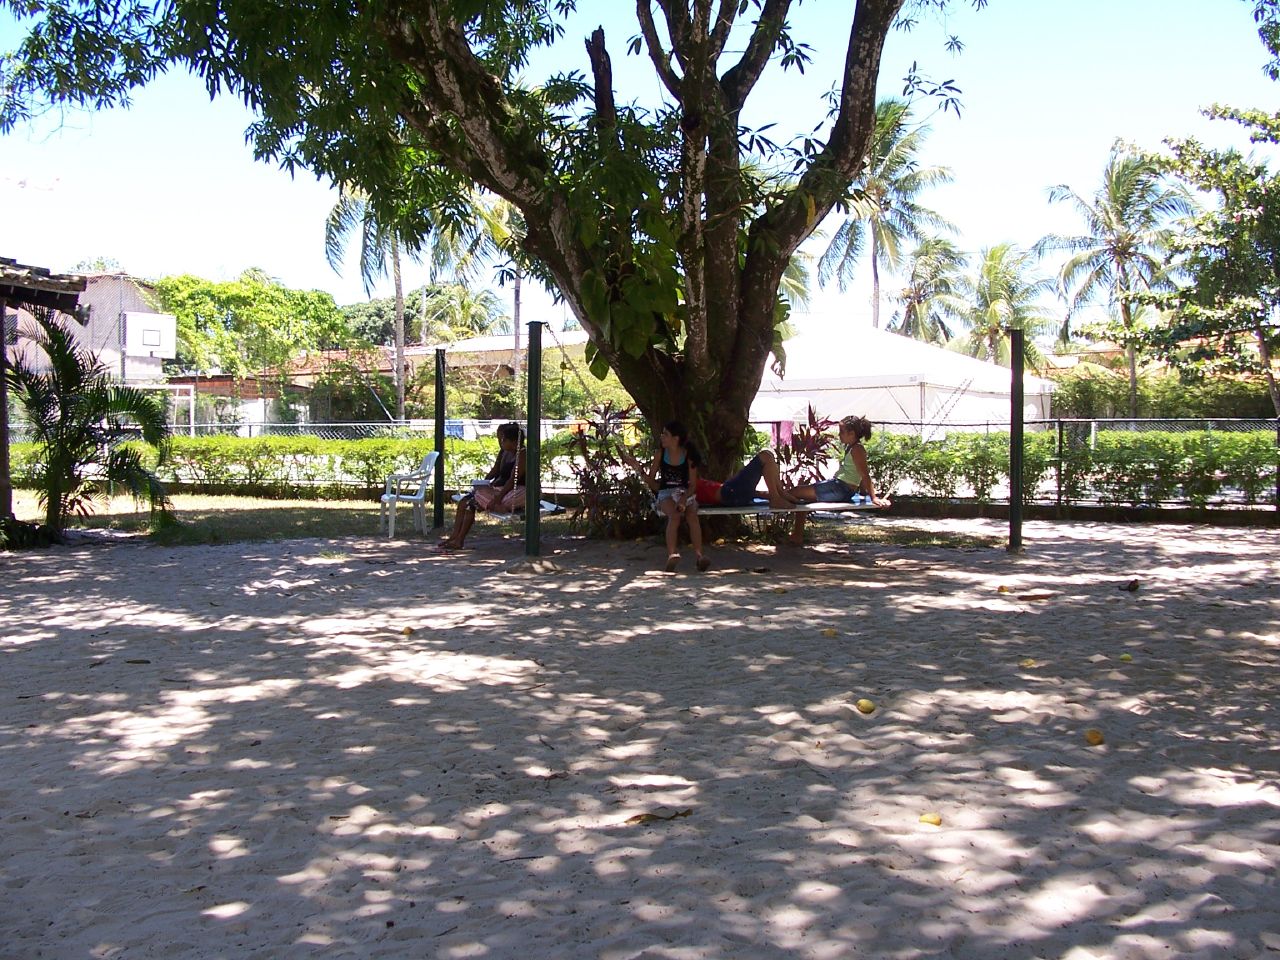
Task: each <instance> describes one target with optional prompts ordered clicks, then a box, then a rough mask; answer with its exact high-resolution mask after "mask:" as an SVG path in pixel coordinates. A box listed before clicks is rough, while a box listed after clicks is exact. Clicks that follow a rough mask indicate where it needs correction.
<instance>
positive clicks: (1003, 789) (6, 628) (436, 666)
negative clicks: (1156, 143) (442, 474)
mask: <svg viewBox="0 0 1280 960" xmlns="http://www.w3.org/2000/svg"><path fill="white" fill-rule="evenodd" d="M879 522H885V523H894V522H897V521H892V520H888V519H885V520H883V521H879ZM904 523H908V524H909V525H912V526H916V527H929V526H934V527H943V528H947V529H955V530H968V531H985V532H992V533H997V534H998V533H1001V532H1002V531H1003V528H1002V527H1001V526H1000V525H999V524H995V523H987V522H983V521H964V522H945V521H934V522H930V521H909V522H906V521H904ZM819 536H820V531H819ZM1026 542H1027V548H1028V549H1027V552H1026V554H1025V555H1023V556H1011V555H1008V554H1006V553H1005V552H1004V551H1003V550H1000V549H981V550H958V549H942V548H936V549H935V548H904V547H896V546H873V547H865V548H861V549H858V550H854V549H853V548H849V547H839V548H836V547H825V548H824V547H821V546H811V547H808V548H805V549H803V550H796V549H787V548H783V549H779V550H777V551H775V550H774V549H772V548H767V547H760V548H753V549H747V548H739V549H728V548H722V549H717V550H714V551H713V555H714V557H715V561H716V567H715V569H713V570H712V572H710V573H708V574H706V575H698V574H696V573H694V572H692V564H691V562H690V561H689V560H686V564H685V567H684V569H682V570H681V571H679V572H677V573H675V574H666V573H663V572H660V569H661V564H662V561H663V559H664V557H663V551H662V550H661V548H660V547H659V546H658V545H657V544H656V543H653V542H648V543H626V544H606V543H584V542H577V541H570V540H561V541H554V540H552V541H548V540H545V539H544V541H543V548H544V550H543V553H544V556H545V557H546V558H547V560H546V561H544V562H542V563H540V564H537V565H535V566H536V568H534V569H531V567H530V565H529V564H527V563H524V562H523V561H522V560H521V551H522V549H523V547H522V545H521V544H520V542H519V541H515V540H502V539H499V538H498V537H497V536H496V535H494V534H492V533H490V534H488V535H487V537H481V538H479V539H477V541H476V543H477V548H476V549H474V550H470V551H466V552H464V553H462V554H460V555H452V556H442V555H438V554H436V553H433V552H431V551H429V550H428V549H426V548H425V545H424V543H423V542H422V541H413V540H408V541H404V540H401V541H397V542H387V541H384V540H378V539H374V538H366V539H351V540H333V541H320V540H305V541H293V542H289V543H285V544H275V545H227V546H217V547H207V548H157V547H151V546H147V545H143V544H138V543H129V542H123V543H112V544H99V545H88V546H81V547H76V548H59V549H55V550H51V551H44V552H34V553H25V554H17V555H7V556H2V557H0V563H3V569H4V574H5V576H4V585H5V590H4V596H3V598H2V601H0V626H2V631H0V632H2V637H0V824H2V829H0V933H2V934H3V936H0V956H2V957H4V958H23V960H25V958H34V957H41V958H68V960H84V958H129V960H135V958H144V957H156V958H160V957H163V958H187V957H193V958H237V960H238V958H261V960H277V958H292V957H326V958H327V957H335V958H337V957H353V958H354V957H358V958H365V957H397V958H399V957H404V958H427V957H430V958H435V957H440V958H472V957H475V958H487V960H492V958H508V957H511V958H522V960H550V958H564V957H569V958H576V957H584V958H585V957H590V958H601V960H630V958H650V960H658V958H663V960H694V958H717V960H719V958H724V960H730V958H732V960H740V958H770V957H797V958H815V960H817V958H833V960H834V958H849V957H886V958H914V957H971V958H983V960H988V958H1032V957H1063V958H1071V960H1083V958H1088V957H1106V958H1172V957H1179V958H1184V957H1203V958H1222V957H1261V956H1280V882H1278V880H1277V869H1276V868H1277V860H1278V859H1280V787H1278V786H1277V784H1278V783H1280V777H1278V776H1277V774H1278V773H1280V746H1278V744H1280V715H1278V713H1277V709H1278V708H1277V703H1278V702H1280V696H1278V695H1280V669H1278V667H1280V587H1278V586H1277V584H1278V582H1280V559H1278V557H1280V535H1278V534H1277V532H1276V531H1275V530H1215V529H1208V528H1200V527H1168V526H1126V527H1121V526H1108V525H1100V524H1076V525H1052V524H1046V523H1032V524H1028V525H1027V528H1026ZM1133 581H1136V583H1133ZM1129 585H1133V586H1135V587H1136V589H1134V590H1127V589H1121V588H1122V587H1125V586H1129ZM1002 587H1003V588H1005V589H1004V590H1001V588H1002ZM1130 658H1131V659H1130ZM860 699H868V700H871V701H874V703H875V710H874V712H872V713H869V714H863V713H861V712H859V711H858V709H857V707H856V702H857V701H858V700H860ZM1089 729H1096V730H1098V731H1101V733H1102V735H1103V737H1104V742H1103V743H1102V744H1100V745H1097V746H1091V745H1090V744H1089V743H1087V742H1086V739H1085V732H1086V730H1089ZM928 814H937V815H938V818H939V819H940V821H941V822H940V825H933V824H931V823H927V822H922V816H923V815H928Z"/></svg>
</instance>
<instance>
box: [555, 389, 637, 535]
mask: <svg viewBox="0 0 1280 960" xmlns="http://www.w3.org/2000/svg"><path fill="white" fill-rule="evenodd" d="M633 416H634V408H632V407H621V408H618V407H614V406H613V405H612V404H606V405H605V406H603V407H599V408H597V409H596V410H593V411H592V412H591V416H590V418H589V419H588V421H587V424H586V426H585V428H584V429H582V430H580V431H576V432H573V433H568V434H563V435H561V437H559V438H557V441H556V442H557V445H558V446H559V447H560V449H561V451H562V452H563V453H565V454H568V455H569V456H570V460H569V463H570V469H571V470H572V472H573V477H574V480H575V482H576V484H577V488H578V496H579V501H578V506H577V508H576V509H575V510H574V511H573V513H572V514H570V516H569V521H570V523H571V524H573V526H574V527H576V528H578V529H582V530H584V531H585V532H586V533H587V534H588V535H590V536H593V537H616V538H630V537H636V536H640V535H643V534H647V533H652V532H653V531H654V530H655V529H657V525H658V519H657V516H656V514H654V512H653V494H652V493H650V492H649V488H648V487H647V486H646V485H645V483H644V481H643V480H641V479H640V477H638V476H636V474H635V472H634V471H633V470H631V469H630V468H629V467H628V466H627V465H626V464H625V463H624V462H623V460H622V457H621V456H620V455H619V453H618V450H619V445H620V444H621V443H622V442H623V440H622V434H623V432H624V430H625V429H628V427H629V426H630V420H631V418H632V417H633Z"/></svg>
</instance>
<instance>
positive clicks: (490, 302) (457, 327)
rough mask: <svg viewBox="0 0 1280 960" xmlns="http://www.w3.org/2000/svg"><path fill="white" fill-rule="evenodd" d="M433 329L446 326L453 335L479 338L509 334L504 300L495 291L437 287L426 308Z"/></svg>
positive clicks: (459, 285)
mask: <svg viewBox="0 0 1280 960" xmlns="http://www.w3.org/2000/svg"><path fill="white" fill-rule="evenodd" d="M423 313H424V314H425V315H426V317H427V319H428V322H429V323H430V324H431V325H432V327H433V328H444V329H447V330H449V331H450V333H451V334H452V336H453V337H478V336H484V335H485V334H490V333H509V332H510V327H509V326H508V317H507V316H506V314H505V313H504V312H503V309H502V301H501V300H499V299H498V297H497V294H495V293H494V292H493V291H492V290H488V289H485V288H474V287H470V286H468V285H467V284H465V283H449V284H445V285H443V286H441V287H438V288H437V289H436V291H435V293H433V294H432V295H431V296H430V297H428V298H427V303H426V306H425V307H424V308H423Z"/></svg>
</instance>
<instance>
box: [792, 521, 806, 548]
mask: <svg viewBox="0 0 1280 960" xmlns="http://www.w3.org/2000/svg"><path fill="white" fill-rule="evenodd" d="M794 517H795V520H794V521H793V522H792V524H791V536H790V537H789V538H788V542H789V543H790V544H791V545H792V546H793V547H802V546H804V521H805V516H804V514H803V513H797V514H794Z"/></svg>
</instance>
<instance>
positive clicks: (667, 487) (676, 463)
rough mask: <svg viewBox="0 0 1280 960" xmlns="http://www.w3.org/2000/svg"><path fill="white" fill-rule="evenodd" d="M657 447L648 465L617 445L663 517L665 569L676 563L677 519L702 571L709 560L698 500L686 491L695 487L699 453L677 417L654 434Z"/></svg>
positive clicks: (677, 542) (678, 554)
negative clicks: (704, 550)
mask: <svg viewBox="0 0 1280 960" xmlns="http://www.w3.org/2000/svg"><path fill="white" fill-rule="evenodd" d="M658 443H659V445H660V446H659V447H658V451H657V453H656V454H654V458H653V464H652V465H651V466H650V467H649V468H648V469H645V467H644V466H643V465H642V464H641V463H640V461H639V460H637V459H636V458H635V456H634V455H633V454H632V453H631V451H630V450H628V449H627V448H626V447H625V446H624V447H621V448H620V451H619V452H620V453H621V455H622V459H623V461H624V462H625V463H626V464H627V465H628V466H629V467H631V469H632V470H634V471H635V472H636V473H638V474H640V479H642V480H643V481H644V483H645V486H647V487H648V488H649V489H650V490H652V491H653V492H654V494H655V495H656V496H657V500H658V510H659V511H660V512H661V513H662V515H663V516H665V517H666V518H667V568H666V569H667V572H668V573H671V572H672V571H673V570H675V568H676V566H677V565H678V564H679V563H680V523H681V521H683V522H684V523H686V524H688V526H689V542H690V543H692V544H693V552H694V554H695V555H696V556H697V558H698V564H697V566H698V570H700V571H704V570H707V569H708V568H709V567H710V566H711V561H710V560H708V559H707V558H706V557H704V556H703V555H702V526H701V525H700V524H699V523H698V501H697V498H696V497H693V496H691V495H690V491H692V490H694V489H696V488H697V485H698V468H699V467H701V466H702V457H700V456H699V455H698V448H697V447H695V446H694V445H693V444H692V443H691V442H690V441H689V431H688V430H686V429H685V427H684V424H682V423H681V422H680V421H679V420H672V421H670V422H669V423H668V424H667V425H666V426H665V427H663V428H662V432H661V433H660V434H658Z"/></svg>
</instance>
